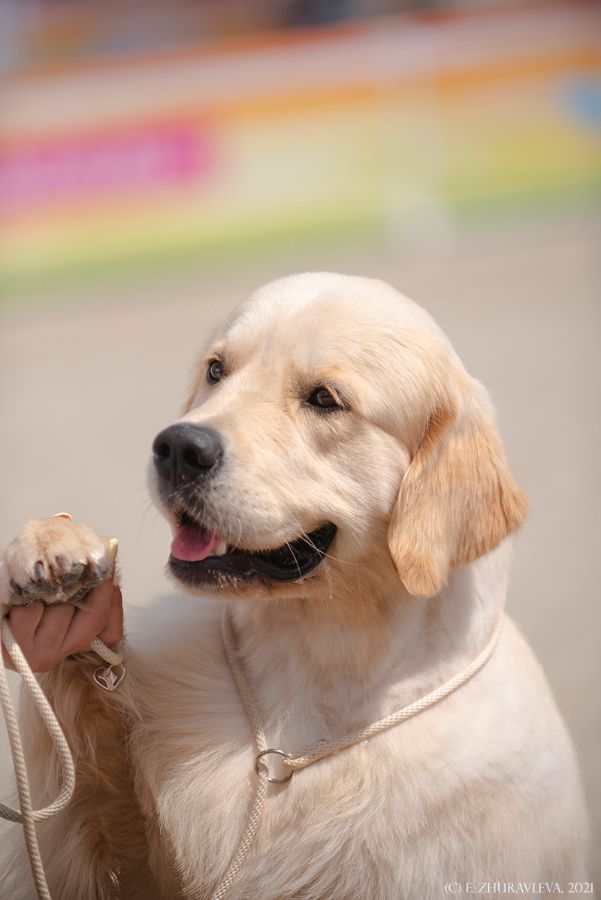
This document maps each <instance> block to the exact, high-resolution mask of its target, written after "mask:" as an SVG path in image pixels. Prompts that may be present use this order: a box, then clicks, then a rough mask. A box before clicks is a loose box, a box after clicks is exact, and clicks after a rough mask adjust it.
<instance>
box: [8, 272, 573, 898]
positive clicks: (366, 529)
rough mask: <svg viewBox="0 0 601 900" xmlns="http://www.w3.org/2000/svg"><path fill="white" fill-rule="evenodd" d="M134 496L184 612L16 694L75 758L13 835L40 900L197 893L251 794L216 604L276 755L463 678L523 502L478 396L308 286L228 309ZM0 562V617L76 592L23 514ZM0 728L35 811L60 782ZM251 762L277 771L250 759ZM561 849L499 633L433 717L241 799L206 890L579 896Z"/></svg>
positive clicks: (425, 349)
mask: <svg viewBox="0 0 601 900" xmlns="http://www.w3.org/2000/svg"><path fill="white" fill-rule="evenodd" d="M149 482H150V490H151V493H152V496H153V498H154V501H155V503H156V504H157V506H158V507H159V509H160V510H161V511H162V513H163V514H164V515H165V516H166V517H167V519H168V520H169V522H170V523H171V526H172V528H173V535H174V536H173V543H172V545H171V552H170V555H169V554H168V549H167V548H166V549H165V555H166V557H167V556H169V562H168V567H169V570H170V572H171V575H172V576H173V578H174V579H175V581H176V582H177V583H178V585H179V586H180V587H181V588H182V590H183V591H185V592H186V593H188V594H191V595H192V596H193V598H194V599H193V600H192V599H191V600H187V601H184V600H179V601H178V600H176V599H175V598H170V599H169V600H165V601H161V602H160V603H157V604H155V605H150V606H148V607H147V608H145V609H144V610H143V611H142V612H141V613H140V614H139V615H138V616H137V618H135V619H134V620H130V621H129V638H128V640H127V642H126V643H125V645H124V653H125V657H126V658H125V665H126V668H127V675H126V677H125V679H124V681H123V683H122V684H121V686H120V687H119V688H118V689H117V690H116V691H114V692H113V693H105V692H103V691H102V690H100V689H99V688H98V687H97V686H96V685H95V684H94V683H93V682H92V679H91V677H90V675H91V672H92V670H93V668H94V667H95V666H96V665H98V661H97V658H96V657H95V656H94V654H92V653H87V654H86V653H84V654H81V655H78V656H76V658H67V659H65V660H64V662H61V663H60V664H59V665H56V666H55V667H54V668H53V669H52V670H51V671H50V672H47V673H45V674H43V675H41V676H40V680H41V683H42V684H43V687H44V690H45V691H46V693H47V695H48V696H49V698H50V699H51V702H52V704H53V706H54V707H55V709H56V710H57V713H58V715H59V717H60V719H61V722H62V724H63V727H64V729H65V733H66V735H67V738H68V740H69V742H70V744H71V746H72V748H73V752H74V756H75V759H76V764H77V787H76V793H75V796H74V798H73V800H72V801H71V803H70V805H69V807H68V808H67V810H65V811H64V812H63V813H61V814H60V815H58V816H57V817H56V818H54V819H52V820H50V821H47V822H43V823H41V824H40V825H39V826H38V833H39V839H40V845H41V850H42V855H43V858H44V863H45V867H46V872H47V876H48V881H49V884H50V888H51V891H52V895H53V898H55V900H98V898H103V900H104V898H106V900H114V898H123V900H135V898H144V900H155V898H156V900H159V898H165V900H176V898H210V897H212V896H213V894H214V892H215V891H216V889H217V886H218V885H219V884H220V882H221V879H222V878H223V876H224V873H225V872H226V870H227V869H228V866H229V864H230V862H231V860H232V858H233V857H234V854H235V853H236V849H237V847H238V845H239V842H240V840H241V837H242V835H243V833H244V830H245V828H246V825H247V821H248V817H249V815H250V812H251V806H252V803H253V796H254V792H255V790H256V784H257V778H258V776H257V774H256V770H255V766H256V761H255V757H256V755H257V747H256V746H255V741H254V731H253V727H252V725H251V723H250V722H249V719H248V716H247V713H246V711H245V708H244V705H243V703H242V701H241V697H240V693H239V691H238V688H237V685H236V681H235V679H234V676H233V673H232V668H231V665H230V664H229V663H228V659H227V657H226V654H225V652H224V644H223V640H222V634H221V630H220V619H221V614H222V609H223V607H224V605H227V608H228V609H229V610H230V616H231V621H232V626H233V631H234V635H235V640H236V642H237V652H238V658H239V660H240V663H241V665H242V668H243V671H244V673H245V678H246V682H247V685H248V688H249V690H250V692H251V694H252V696H253V698H254V702H255V704H256V707H257V709H258V713H259V716H260V719H261V722H262V726H263V729H264V732H265V735H266V737H267V741H268V746H269V747H270V748H276V749H279V750H281V751H282V752H285V753H287V754H290V755H293V756H294V755H297V754H302V753H303V752H304V751H305V750H306V749H307V748H309V747H311V746H312V745H314V744H316V743H317V742H319V741H324V742H330V741H335V740H338V739H340V738H342V737H344V736H346V735H347V734H349V733H352V732H354V731H357V730H358V729H361V728H364V727H365V726H368V725H370V724H372V723H374V722H376V721H377V720H379V719H381V718H382V717H384V716H387V715H389V714H391V713H393V712H395V711H397V710H399V709H401V708H402V707H404V706H406V705H407V704H411V703H413V702H414V701H416V700H418V699H420V698H421V697H423V696H424V695H425V694H427V693H428V692H430V691H432V690H434V689H436V688H437V687H439V686H440V685H442V684H443V683H445V682H446V681H447V680H448V679H450V678H452V677H453V676H455V675H458V674H459V673H461V672H462V671H463V670H464V669H465V668H466V667H467V666H468V665H469V664H470V663H471V662H472V661H473V660H474V659H475V658H476V657H477V656H478V654H479V653H480V652H481V651H482V649H483V648H484V647H485V646H486V644H487V642H488V641H489V639H490V636H491V634H493V632H494V630H495V628H496V627H497V624H498V623H499V622H500V620H501V618H502V617H503V615H504V612H503V611H504V605H505V599H506V594H507V585H508V573H509V567H510V561H511V548H510V541H511V538H510V535H511V533H512V532H514V531H515V530H516V529H517V528H519V526H520V525H521V523H522V521H523V519H524V517H525V514H526V509H527V506H526V502H525V499H524V497H523V495H522V493H521V492H520V489H519V488H518V487H517V486H516V484H515V483H514V481H513V479H512V477H511V474H510V472H509V469H508V464H507V461H506V458H505V455H504V452H503V449H502V446H501V443H500V441H499V437H498V435H497V431H496V427H495V423H494V417H493V411H492V408H491V404H490V402H489V399H488V396H487V394H486V391H485V389H484V388H483V387H482V385H481V384H480V383H479V382H477V381H476V380H474V379H473V378H472V377H471V376H470V375H468V373H467V372H466V370H465V369H464V367H463V366H462V364H461V362H460V360H459V359H458V357H457V355H456V354H455V352H454V351H453V349H452V347H451V345H450V343H449V341H448V340H447V338H446V337H445V336H444V334H443V333H442V332H441V330H440V329H439V328H438V326H437V325H436V324H435V323H434V322H433V320H432V319H431V318H430V316H429V315H428V314H427V313H426V312H425V311H424V310H423V309H421V308H420V307H419V306H417V305H416V304H415V303H413V302H412V301H410V300H408V299H407V298H406V297H404V296H402V295H401V294H399V293H398V292H397V291H395V290H394V289H393V288H391V287H389V286H388V285H386V284H384V283H382V282H379V281H374V280H369V279H364V278H358V277H347V276H343V275H335V274H328V273H310V274H303V275H296V276H293V277H289V278H284V279H282V280H279V281H275V282H273V283H271V284H268V285H266V286H265V287H262V288H261V289H260V290H258V291H256V293H254V294H253V295H252V296H251V297H250V298H249V299H248V300H246V301H245V302H243V303H242V304H241V306H240V307H239V308H238V309H237V311H236V312H235V314H234V315H233V316H232V317H231V319H230V321H229V322H228V323H227V325H226V326H225V327H224V329H223V330H222V331H221V332H220V333H219V334H218V335H217V336H215V338H214V339H213V340H212V341H211V342H210V343H209V345H208V348H207V352H206V354H205V355H204V357H203V359H202V362H201V363H200V365H199V367H198V370H197V373H196V377H195V379H194V383H193V384H192V386H191V388H190V391H189V394H188V397H187V401H186V406H185V411H184V414H183V416H182V417H181V418H180V419H179V420H178V421H177V422H175V424H172V425H169V426H168V427H167V428H165V430H164V431H162V432H161V433H160V434H159V435H158V436H157V438H156V440H155V442H154V446H153V451H152V459H151V462H150V468H149ZM57 558H60V560H59V561H60V565H57ZM40 562H41V563H42V568H41V569H40V567H39V566H38V567H37V569H36V565H37V564H38V563H40ZM4 567H5V575H6V577H7V578H8V582H9V583H10V584H11V591H12V599H13V602H17V600H18V601H19V602H23V600H24V599H25V600H27V599H32V598H39V597H42V598H43V599H45V600H56V599H60V598H61V596H64V595H65V593H64V590H63V588H64V583H66V582H65V579H67V578H70V579H71V581H70V582H69V584H70V585H71V588H70V589H72V588H73V580H75V581H77V579H81V578H85V577H88V578H89V577H90V572H92V575H93V576H94V577H92V578H91V581H88V582H87V583H84V584H83V585H81V589H82V590H83V589H84V588H86V589H87V588H88V587H89V586H90V583H94V582H95V581H97V580H99V579H101V578H104V577H106V575H107V572H108V571H109V568H110V565H109V563H108V561H107V549H106V541H103V540H102V539H100V538H99V537H98V536H97V535H96V534H95V532H93V531H91V530H90V529H89V528H87V527H85V526H83V525H80V524H77V523H76V522H73V521H67V520H64V519H40V520H36V521H34V522H30V523H28V524H27V525H26V526H25V527H24V528H23V530H22V531H21V532H20V533H19V534H18V535H17V537H16V538H15V540H14V541H13V543H12V545H11V546H10V547H9V548H8V550H7V551H6V552H5V555H4ZM61 567H62V568H61ZM57 568H59V569H60V570H61V572H62V573H63V574H62V575H61V574H60V573H59V574H56V572H57ZM65 572H69V573H71V574H69V575H68V576H67V575H65ZM86 573H87V574H86ZM94 573H95V574H94ZM61 579H63V581H61ZM61 585H62V586H61ZM61 591H62V593H61ZM22 727H23V733H24V740H25V742H26V746H27V749H28V759H29V765H30V776H31V779H32V784H33V789H34V797H35V800H36V804H37V805H40V804H42V803H43V802H45V801H47V800H48V799H49V798H51V797H52V796H55V794H56V791H57V786H58V782H59V780H60V778H59V773H58V772H57V771H56V768H57V767H56V763H55V761H54V754H53V751H52V747H51V745H50V742H49V738H48V736H47V734H46V733H45V731H44V728H43V726H42V725H41V723H40V721H39V720H38V718H37V714H35V712H33V711H32V709H31V708H29V706H28V703H27V701H25V702H24V704H23V709H22ZM263 763H264V764H268V766H269V769H270V774H271V775H272V776H274V777H277V771H276V769H277V760H276V759H275V756H274V755H273V754H271V756H270V757H268V758H267V759H265V758H264V760H263ZM284 765H285V762H284ZM278 771H279V772H280V774H281V768H280V769H279V770H278ZM15 831H16V832H18V828H16V826H15ZM18 837H19V839H20V840H21V838H20V835H18ZM585 842H586V815H585V811H584V804H583V800H582V795H581V788H580V784H579V776H578V772H577V767H576V763H575V760H574V754H573V750H572V746H571V743H570V740H569V737H568V735H567V733H566V730H565V727H564V725H563V723H562V720H561V718H560V716H559V714H558V712H557V709H556V707H555V704H554V701H553V698H552V696H551V693H550V691H549V688H548V686H547V683H546V681H545V678H544V675H543V673H542V671H541V669H540V667H539V665H538V664H537V662H536V660H535V659H534V656H533V654H532V651H531V650H530V648H529V647H528V645H527V644H526V642H525V640H524V638H523V637H522V636H521V635H520V633H519V632H518V630H517V628H516V627H515V625H514V624H513V623H512V622H511V620H510V619H507V618H506V619H505V621H504V625H503V629H502V633H501V637H500V640H499V643H498V645H497V647H496V649H495V651H494V653H493V655H492V657H491V658H490V660H489V661H488V662H487V663H486V665H484V667H483V668H482V669H481V670H480V671H479V672H478V673H477V674H475V675H474V677H473V678H471V680H469V681H468V682H467V683H466V684H464V685H463V686H461V687H459V688H458V689H457V690H456V691H454V692H453V693H451V694H450V695H449V696H447V697H446V698H445V699H443V700H441V701H440V702H438V703H436V704H435V705H432V706H430V708H428V709H426V710H425V711H423V712H421V713H419V714H418V715H415V716H414V717H412V718H410V719H408V720H407V721H405V722H402V723H401V724H397V725H395V726H394V727H392V728H389V729H388V730H386V731H384V732H382V733H380V734H378V735H376V736H374V737H371V738H369V739H366V740H363V741H360V742H358V743H355V744H353V745H352V746H349V747H348V748H346V749H343V750H340V751H339V752H336V753H333V754H331V755H329V756H328V757H327V758H325V759H322V760H321V761H318V762H316V763H314V764H313V765H310V766H308V767H307V768H304V769H301V770H299V771H296V772H295V773H294V775H293V777H292V778H291V779H290V780H288V781H286V782H285V783H282V784H269V786H268V789H267V793H266V797H265V802H264V808H263V810H262V812H261V815H260V819H259V824H258V830H257V834H256V836H255V838H254V841H253V842H252V844H251V845H250V847H249V849H248V853H247V856H246V858H245V860H244V862H243V864H242V866H241V868H240V871H239V873H238V875H237V877H236V878H235V879H234V881H233V883H232V885H231V887H230V889H229V893H228V894H227V896H229V897H231V898H232V900H258V898H262V900H284V898H286V900H292V898H305V900H309V898H311V900H326V898H328V900H366V898H367V900H439V898H443V897H446V896H448V895H449V893H450V894H453V893H460V892H463V893H468V892H471V893H478V892H479V891H480V885H481V884H484V883H490V882H501V883H504V884H511V883H513V884H516V885H517V884H518V883H528V884H530V885H533V884H535V883H536V884H538V883H540V882H543V883H545V884H548V885H550V886H553V885H554V884H558V885H560V886H561V888H562V889H564V890H566V891H567V890H568V885H569V882H571V881H578V880H582V879H584V877H585V861H584V851H585ZM15 847H16V844H13V843H12V842H10V841H8V840H5V841H4V856H5V862H4V865H5V867H6V870H7V871H9V872H10V871H12V872H13V874H15V875H16V878H15V880H14V881H13V882H12V883H11V884H12V886H11V887H10V889H8V888H7V889H6V890H7V891H8V892H5V893H3V894H2V896H3V897H6V898H8V897H10V898H11V900H21V898H27V900H29V898H30V897H32V896H33V889H32V888H31V886H30V881H29V880H28V879H29V876H28V874H27V862H26V860H25V858H24V857H23V856H22V855H21V856H20V855H19V853H18V851H17V850H16V849H15ZM4 877H5V881H4V884H9V883H10V882H9V881H8V880H6V879H7V878H8V877H9V876H8V875H5V876H4Z"/></svg>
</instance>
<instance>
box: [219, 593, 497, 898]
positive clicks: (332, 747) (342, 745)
mask: <svg viewBox="0 0 601 900" xmlns="http://www.w3.org/2000/svg"><path fill="white" fill-rule="evenodd" d="M504 618H505V617H504V615H502V616H501V617H500V619H499V621H498V622H497V625H496V627H495V629H494V631H493V633H492V634H491V636H490V638H489V640H488V642H487V644H486V646H485V647H484V649H483V650H481V651H480V653H479V654H478V656H477V657H476V658H475V659H474V660H473V661H472V662H471V663H470V664H469V665H468V666H467V667H466V668H465V669H463V670H462V671H461V672H460V673H459V674H458V675H455V676H454V677H453V678H450V679H449V680H448V681H446V682H445V683H444V684H442V685H441V686H440V687H438V688H436V689H435V690H433V691H430V693H429V694H426V695H425V696H424V697H421V698H420V699H419V700H416V701H415V703H410V704H409V705H408V706H405V707H403V709H400V710H399V711H398V712H396V713H392V715H390V716H385V717H384V718H383V719H380V720H379V721H378V722H374V723H373V724H372V725H368V726H367V727H366V728H362V729H360V730H359V731H354V732H352V733H351V734H349V735H347V736H346V737H343V738H340V739H339V740H335V741H319V742H318V743H317V744H314V745H313V746H312V747H310V748H309V749H308V750H306V751H305V752H304V753H301V754H298V755H297V756H291V755H288V754H286V753H283V752H282V751H280V750H272V751H270V752H273V753H277V754H278V755H279V756H280V757H281V761H282V763H283V765H284V766H286V767H287V768H288V769H289V770H290V771H289V776H288V778H286V779H277V781H278V782H283V781H287V780H289V778H290V777H292V774H293V773H294V772H295V771H297V770H299V769H304V768H306V767H307V766H310V765H312V764H313V763H315V762H318V761H319V760H320V759H325V757H327V756H332V755H333V754H334V753H338V752H339V751H340V750H345V749H346V748H347V747H352V746H354V745H355V744H359V743H361V742H362V741H366V740H368V739H369V738H371V737H374V736H375V735H377V734H381V733H382V732H383V731H387V730H388V729H389V728H394V726H395V725H399V724H400V723H401V722H405V721H406V720H407V719H410V718H411V717H412V716H415V715H417V714H418V713H420V712H423V711H424V710H426V709H428V708H429V707H430V706H433V705H434V704H435V703H438V702H439V701H440V700H443V699H444V698H445V697H448V696H449V694H452V693H453V691H456V690H457V688H460V687H461V686H462V685H464V684H465V683H466V682H467V681H469V680H470V678H473V676H474V675H475V674H476V673H477V672H479V671H480V669H482V668H483V667H484V666H485V665H486V663H487V662H488V660H489V659H490V658H491V656H492V655H493V653H494V650H495V647H496V646H497V643H498V640H499V637H500V636H501V632H502V630H503V624H504ZM221 635H222V639H223V646H224V648H225V654H226V657H227V661H228V663H229V665H230V668H231V670H232V674H233V676H234V680H235V682H236V686H237V688H238V691H239V693H240V697H241V699H242V703H243V705H244V708H245V710H246V714H247V716H248V719H249V722H250V725H251V728H252V730H253V733H254V740H255V746H256V749H257V757H256V771H257V773H258V781H257V788H256V791H255V796H254V799H253V803H252V806H251V811H250V815H249V818H248V821H247V824H246V829H245V831H244V834H243V836H242V839H241V841H240V843H239V845H238V847H237V849H236V852H235V854H234V857H233V859H232V861H231V862H230V864H229V866H228V868H227V870H226V874H225V876H224V878H223V880H222V881H221V883H220V885H219V887H218V889H217V891H216V892H215V893H214V894H213V896H212V898H211V900H223V898H224V897H227V895H228V893H229V890H230V888H231V886H232V884H233V883H234V880H235V879H236V877H237V875H238V874H239V872H240V869H241V868H242V866H243V864H244V862H245V860H246V858H247V856H248V853H249V851H250V847H251V844H252V841H253V839H254V837H255V835H256V833H257V830H258V826H259V821H260V818H261V814H262V812H263V808H264V805H265V799H266V795H267V784H268V783H269V781H270V780H273V779H270V778H269V772H268V769H267V767H266V763H265V761H264V758H262V757H261V754H262V753H264V751H266V750H267V749H268V748H267V740H266V737H265V733H264V731H263V726H262V724H261V719H260V716H259V713H258V710H257V707H256V704H255V701H254V698H253V696H252V693H251V690H250V687H249V683H248V679H247V677H246V674H245V672H244V669H243V666H242V663H241V660H240V659H239V657H238V653H237V648H236V638H235V633H234V624H233V621H232V614H231V610H230V608H229V606H224V609H223V614H222V618H221Z"/></svg>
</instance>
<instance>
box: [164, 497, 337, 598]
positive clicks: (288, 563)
mask: <svg viewBox="0 0 601 900" xmlns="http://www.w3.org/2000/svg"><path fill="white" fill-rule="evenodd" d="M187 520H190V517H189V516H187V515H186V514H183V519H182V518H180V517H178V521H183V522H186V521H187ZM336 530H337V529H336V526H335V525H334V524H332V523H331V522H328V523H326V524H324V525H320V526H319V528H316V529H315V530H314V531H311V532H310V533H309V534H307V535H302V536H301V537H299V538H297V539H296V540H294V541H290V542H289V543H287V544H282V545H281V546H280V547H276V548H275V549H273V550H259V551H250V550H242V549H240V548H238V547H231V548H228V550H227V552H226V553H224V554H223V555H222V556H208V557H207V558H206V559H202V560H199V561H197V562H188V561H184V560H181V559H176V558H175V557H174V556H173V555H170V556H169V563H168V565H169V570H170V571H171V573H172V574H173V575H174V576H175V577H176V578H178V579H179V581H181V582H183V583H184V584H188V585H190V586H191V587H199V588H200V587H206V586H208V585H211V584H214V585H224V584H227V583H230V584H232V583H236V582H251V581H254V580H259V581H263V582H289V581H298V580H299V579H301V578H304V577H305V576H306V575H308V574H309V572H311V571H313V569H315V568H316V567H317V566H318V565H319V564H320V563H321V562H322V560H323V559H324V557H325V555H326V553H327V552H328V550H329V548H330V546H331V544H332V541H333V540H334V537H335V536H336Z"/></svg>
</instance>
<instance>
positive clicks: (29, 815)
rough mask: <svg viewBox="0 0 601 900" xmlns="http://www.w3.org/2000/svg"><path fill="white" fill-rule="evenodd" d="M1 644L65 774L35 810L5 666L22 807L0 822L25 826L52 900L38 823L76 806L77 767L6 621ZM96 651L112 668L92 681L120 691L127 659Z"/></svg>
mask: <svg viewBox="0 0 601 900" xmlns="http://www.w3.org/2000/svg"><path fill="white" fill-rule="evenodd" d="M59 515H63V516H64V515H66V514H64V513H63V514H59ZM117 549H118V542H117V540H115V538H111V540H110V541H109V548H108V552H109V555H110V557H111V560H112V562H113V565H114V563H115V559H116V556H117ZM113 583H115V584H116V575H114V576H113ZM0 643H2V644H4V646H5V647H6V651H7V653H8V655H9V657H10V658H11V660H12V662H13V664H14V667H15V669H16V671H17V672H18V674H19V675H20V676H21V678H22V679H23V684H24V686H25V687H26V688H27V690H28V691H29V693H30V695H31V699H32V701H33V704H34V706H35V708H36V709H37V711H38V713H39V715H40V718H41V719H42V721H43V722H44V725H45V726H46V729H47V731H48V734H49V735H50V739H51V741H52V743H53V744H54V746H55V748H56V752H57V755H58V758H59V762H60V767H61V771H62V776H63V780H62V786H61V789H60V792H59V795H58V797H56V799H55V800H53V801H52V803H50V804H49V805H48V806H46V807H44V808H43V809H35V810H34V809H33V806H32V802H31V791H30V788H29V778H28V776H27V766H26V762H25V754H24V752H23V742H22V740H21V735H20V732H19V724H18V720H17V715H16V712H15V707H14V703H13V699H12V694H11V692H10V687H9V684H8V679H7V677H6V671H5V668H4V664H2V665H0V705H1V706H2V713H3V715H4V721H5V723H6V731H7V734H8V740H9V744H10V752H11V756H12V759H13V767H14V770H15V779H16V782H17V794H18V797H19V806H20V809H13V808H12V807H11V806H6V805H5V804H4V803H0V817H2V818H3V819H6V820H7V821H9V822H20V823H21V824H22V825H23V831H24V834H25V844H26V847H27V855H28V857H29V863H30V866H31V872H32V875H33V880H34V883H35V887H36V891H37V895H38V897H39V900H52V898H51V896H50V891H49V889H48V883H47V881H46V875H45V873H44V865H43V863H42V857H41V854H40V848H39V844H38V839H37V835H36V830H35V823H36V822H42V821H43V820H44V819H49V818H51V817H52V816H55V815H56V814H57V813H59V812H61V811H62V810H63V809H64V808H65V807H66V806H67V804H68V803H69V802H70V800H71V798H72V796H73V792H74V790H75V764H74V762H73V755H72V753H71V749H70V747H69V744H68V743H67V739H66V738H65V735H64V732H63V730H62V728H61V726H60V723H59V721H58V719H57V718H56V715H55V713H54V710H53V709H52V707H51V705H50V703H49V702H48V699H47V698H46V695H45V694H44V692H43V690H42V689H41V687H40V685H39V684H38V681H37V678H36V677H35V675H34V673H33V672H32V670H31V667H30V666H29V663H28V662H27V660H26V658H25V656H24V654H23V651H22V650H21V648H20V647H19V645H18V644H17V642H16V640H15V638H14V636H13V633H12V631H11V630H10V625H9V624H8V619H7V618H6V616H5V617H3V618H2V620H1V622H0ZM90 647H91V649H92V650H94V651H95V652H96V653H97V654H98V655H99V656H100V657H101V658H102V659H104V661H105V662H106V663H107V664H108V665H107V666H106V667H100V668H98V669H96V671H95V672H94V673H93V675H92V678H93V680H94V681H95V683H96V684H98V685H99V686H100V687H102V688H104V689H105V690H108V691H113V690H115V688H116V687H118V686H119V684H120V683H121V681H122V680H123V677H124V675H125V669H124V668H123V665H122V662H123V660H122V657H121V656H120V655H119V654H118V653H115V652H114V651H113V650H110V649H109V648H108V647H107V646H106V644H104V643H103V642H102V641H101V640H100V639H99V638H94V640H93V641H92V643H91V644H90ZM116 667H118V669H119V671H117V672H115V671H114V669H115V668H116Z"/></svg>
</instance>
